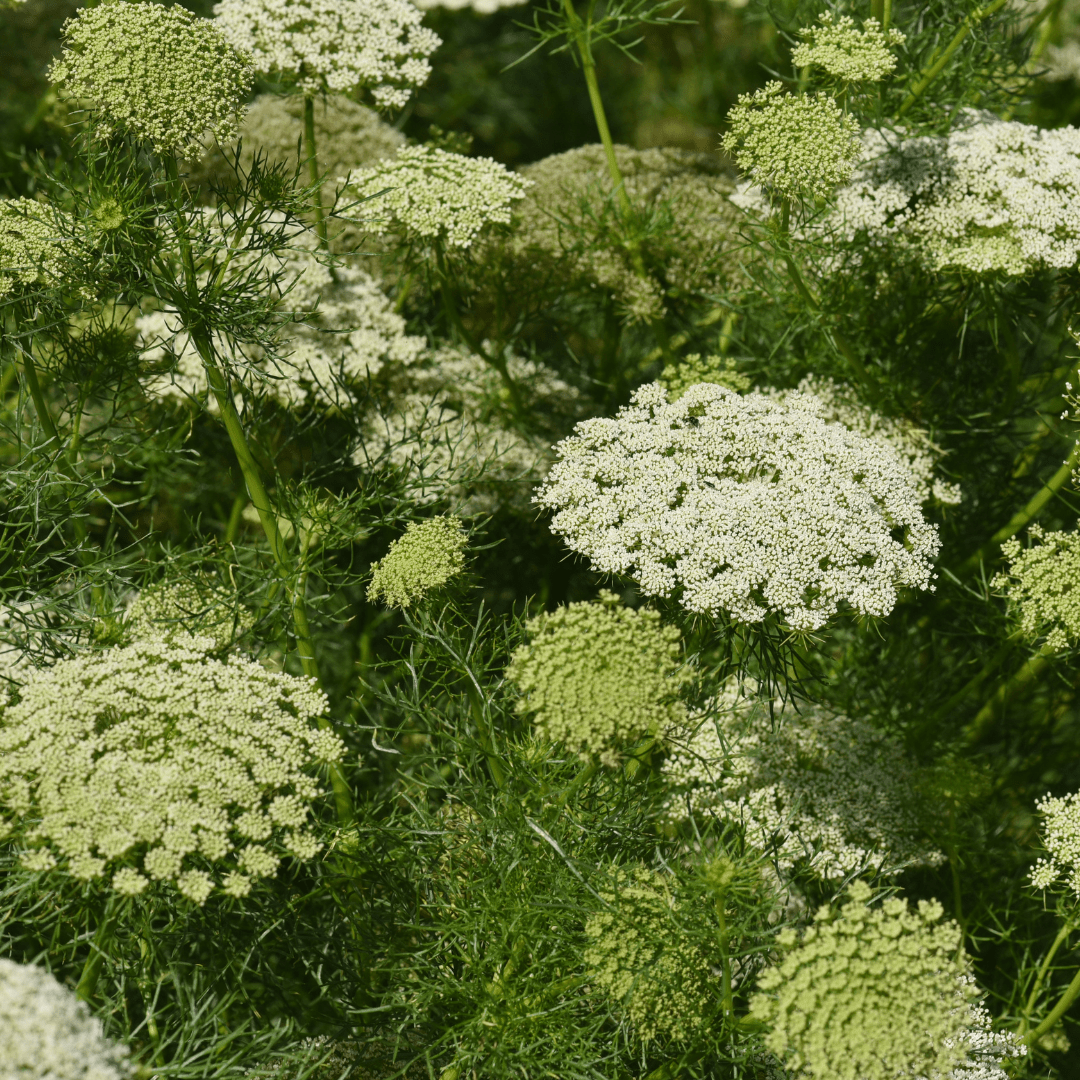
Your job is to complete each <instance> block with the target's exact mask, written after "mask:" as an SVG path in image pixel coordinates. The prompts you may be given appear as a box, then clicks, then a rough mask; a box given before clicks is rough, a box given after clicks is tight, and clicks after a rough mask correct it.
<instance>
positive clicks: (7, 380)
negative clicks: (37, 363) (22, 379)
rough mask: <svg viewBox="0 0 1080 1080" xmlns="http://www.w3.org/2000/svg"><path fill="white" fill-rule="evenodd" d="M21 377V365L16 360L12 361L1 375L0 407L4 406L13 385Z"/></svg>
mask: <svg viewBox="0 0 1080 1080" xmlns="http://www.w3.org/2000/svg"><path fill="white" fill-rule="evenodd" d="M18 377H19V365H18V364H16V363H15V361H14V360H12V361H11V363H9V364H8V365H7V367H5V368H4V371H3V373H2V374H0V406H2V405H3V404H4V399H5V398H6V397H7V396H8V393H9V392H10V390H11V385H12V383H14V382H15V380H16V379H17V378H18Z"/></svg>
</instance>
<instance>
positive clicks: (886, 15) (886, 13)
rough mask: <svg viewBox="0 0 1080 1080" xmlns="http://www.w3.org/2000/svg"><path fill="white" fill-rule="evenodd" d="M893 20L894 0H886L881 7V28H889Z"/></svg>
mask: <svg viewBox="0 0 1080 1080" xmlns="http://www.w3.org/2000/svg"><path fill="white" fill-rule="evenodd" d="M891 22H892V0H885V3H884V4H882V8H881V29H882V30H888V29H889V25H890V23H891Z"/></svg>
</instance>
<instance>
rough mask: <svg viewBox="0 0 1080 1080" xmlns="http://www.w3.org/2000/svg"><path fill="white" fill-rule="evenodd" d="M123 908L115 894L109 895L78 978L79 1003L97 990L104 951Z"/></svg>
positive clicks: (76, 989) (89, 997) (103, 960)
mask: <svg viewBox="0 0 1080 1080" xmlns="http://www.w3.org/2000/svg"><path fill="white" fill-rule="evenodd" d="M122 906H123V903H122V900H121V898H120V897H119V896H118V895H117V894H116V893H110V894H109V899H108V901H107V902H106V904H105V914H104V915H102V917H101V922H100V923H98V928H97V933H95V934H94V940H93V941H92V942H91V943H90V955H89V956H88V957H87V958H86V963H85V964H83V969H82V974H81V975H80V976H79V982H78V985H77V986H76V987H75V996H76V997H77V998H78V999H79V1000H80V1001H90V1000H91V999H92V998H93V996H94V991H95V990H96V989H97V983H98V977H99V976H100V975H101V968H102V966H103V965H104V963H105V950H106V949H107V948H108V945H109V942H110V941H111V940H112V936H113V932H114V931H115V930H116V924H117V922H118V921H119V919H120V911H121V908H122Z"/></svg>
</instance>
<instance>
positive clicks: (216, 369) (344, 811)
mask: <svg viewBox="0 0 1080 1080" xmlns="http://www.w3.org/2000/svg"><path fill="white" fill-rule="evenodd" d="M164 160H165V170H166V174H167V176H168V178H169V181H170V187H171V188H172V191H173V196H174V198H175V200H176V203H177V219H178V230H177V232H178V237H179V246H180V255H181V260H182V262H183V265H184V276H185V285H186V291H187V297H188V301H189V303H190V304H191V312H195V311H197V310H198V307H197V305H198V303H199V284H198V276H197V275H196V272H195V264H194V261H193V257H192V253H191V244H190V242H189V241H188V239H187V236H186V224H187V222H186V218H185V216H184V214H183V212H182V211H181V209H180V185H179V174H178V170H177V166H176V159H175V158H174V157H172V156H166V157H165V159H164ZM185 321H186V322H187V323H188V325H186V326H185V329H186V330H187V332H188V334H189V335H190V337H191V341H192V344H193V345H194V346H195V348H196V350H197V351H198V353H199V356H200V358H201V359H202V362H203V367H204V369H205V370H206V381H207V383H208V385H209V387H210V392H211V393H212V394H213V395H214V400H215V401H216V402H217V405H218V411H219V412H220V414H221V419H222V422H223V423H224V424H225V431H226V432H227V433H228V436H229V442H230V444H231V445H232V448H233V453H234V454H235V455H236V461H237V464H238V465H239V466H240V471H241V473H243V476H244V484H245V485H246V487H247V491H248V495H249V496H250V498H251V503H252V505H253V506H254V507H255V510H256V512H257V513H258V515H259V522H260V524H261V525H262V528H263V533H264V534H265V536H266V540H267V543H268V544H269V545H270V554H271V556H272V557H273V560H274V564H275V567H276V569H277V572H278V577H279V578H280V580H281V583H282V585H284V586H285V588H286V590H287V591H288V593H289V598H290V602H291V606H292V616H293V631H294V635H295V637H296V649H297V652H298V654H299V656H300V666H301V667H302V669H303V672H304V674H305V675H307V676H308V677H309V678H312V679H314V680H315V681H316V682H317V683H320V684H321V679H320V677H319V667H318V663H317V661H316V659H315V646H314V643H313V642H312V639H311V630H310V628H309V626H308V619H307V606H306V603H305V598H304V592H303V588H302V584H303V583H306V575H304V574H301V575H300V582H299V583H297V582H294V580H293V578H294V576H295V569H294V567H293V565H292V559H291V558H290V556H289V552H288V549H287V548H286V546H285V540H284V539H283V537H282V535H281V530H280V529H279V528H278V521H277V514H276V513H275V512H274V508H273V506H272V505H271V503H270V496H269V494H268V493H267V491H266V487H265V486H264V485H263V482H262V476H261V475H260V472H259V465H258V462H256V460H255V455H254V454H253V453H252V451H251V447H250V445H249V444H248V441H247V436H246V434H245V432H244V425H243V424H242V423H241V421H240V415H239V413H237V411H236V404H235V402H234V401H233V395H232V387H231V386H230V385H229V380H228V378H227V377H226V375H225V373H224V372H223V371H222V369H221V367H220V365H219V364H218V360H217V355H216V353H215V350H214V347H213V344H212V342H211V341H210V338H209V336H208V335H207V333H206V330H205V328H204V327H203V326H202V325H201V323H200V322H198V321H197V320H196V319H190V318H189V319H188V320H185ZM318 725H319V727H321V728H324V729H332V728H333V725H332V724H331V723H330V721H329V720H328V719H327V718H326V717H325V716H320V717H319V719H318ZM330 781H331V784H332V786H333V789H334V803H335V805H336V808H337V814H338V819H339V820H340V821H341V823H342V824H343V825H346V824H348V823H349V821H350V820H351V819H352V792H351V791H350V790H349V785H348V784H347V783H346V780H345V775H344V773H342V771H341V768H340V766H339V765H337V764H333V763H332V764H331V765H330Z"/></svg>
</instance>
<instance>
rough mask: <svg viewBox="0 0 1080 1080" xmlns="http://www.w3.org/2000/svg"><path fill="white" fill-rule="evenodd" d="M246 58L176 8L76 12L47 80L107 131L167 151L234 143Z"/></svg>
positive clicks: (132, 6)
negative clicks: (209, 139) (208, 142)
mask: <svg viewBox="0 0 1080 1080" xmlns="http://www.w3.org/2000/svg"><path fill="white" fill-rule="evenodd" d="M252 75H253V69H252V65H251V61H250V60H249V59H248V58H247V57H246V56H243V55H241V54H240V53H239V52H237V50H236V49H234V48H233V47H232V46H231V45H230V44H229V43H228V41H227V40H226V38H225V36H224V35H223V34H222V33H221V30H220V29H219V28H218V27H217V26H215V25H214V24H213V22H211V21H210V20H209V19H200V18H198V17H197V16H195V15H192V14H191V13H190V12H189V11H187V10H186V9H184V8H183V7H181V6H180V5H179V4H177V5H175V6H173V7H163V6H162V5H160V4H153V3H112V4H101V5H99V6H96V7H84V8H80V9H79V10H78V11H77V12H76V13H75V15H74V16H73V17H72V18H70V19H69V20H68V21H67V22H66V23H65V24H64V51H63V53H62V54H61V56H60V58H59V59H58V60H57V61H56V62H55V63H54V64H53V66H52V67H51V69H50V70H49V78H50V79H52V81H53V82H54V83H57V84H62V85H63V87H64V89H65V91H66V92H67V93H69V94H71V95H72V96H73V97H76V98H87V99H89V100H91V101H93V102H94V104H95V105H96V107H97V108H98V110H99V117H98V119H99V121H100V122H101V123H102V124H103V125H105V126H106V127H107V128H111V129H117V130H120V131H126V132H128V133H130V134H131V135H132V136H134V137H135V138H136V139H140V140H146V141H148V142H151V143H153V144H154V146H155V147H156V148H157V149H158V150H160V151H162V152H165V153H171V152H182V151H184V150H188V149H192V148H197V147H199V146H200V145H201V141H202V137H203V134H204V132H206V131H208V130H209V131H212V132H214V133H215V134H216V135H218V136H219V137H220V138H223V139H228V138H232V137H234V136H235V134H236V125H237V122H238V118H239V114H240V112H241V111H242V107H243V103H244V99H245V98H246V96H247V93H248V90H249V88H250V86H251V81H252Z"/></svg>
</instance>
